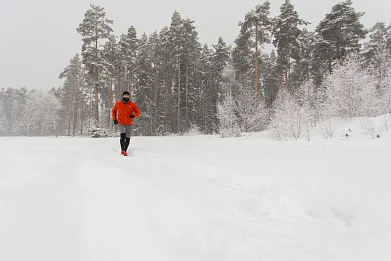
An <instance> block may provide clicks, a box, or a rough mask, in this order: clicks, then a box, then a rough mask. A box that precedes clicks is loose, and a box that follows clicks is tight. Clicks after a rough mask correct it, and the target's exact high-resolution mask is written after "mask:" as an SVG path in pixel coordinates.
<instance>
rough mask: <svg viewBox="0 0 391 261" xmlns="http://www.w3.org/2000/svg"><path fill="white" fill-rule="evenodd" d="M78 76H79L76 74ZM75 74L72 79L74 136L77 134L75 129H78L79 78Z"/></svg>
mask: <svg viewBox="0 0 391 261" xmlns="http://www.w3.org/2000/svg"><path fill="white" fill-rule="evenodd" d="M76 77H77V76H76ZM76 77H75V76H74V77H73V81H72V117H73V130H72V136H75V130H76V122H77V117H76V90H77V78H76Z"/></svg>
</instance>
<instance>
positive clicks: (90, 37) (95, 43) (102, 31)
mask: <svg viewBox="0 0 391 261" xmlns="http://www.w3.org/2000/svg"><path fill="white" fill-rule="evenodd" d="M112 24H113V21H112V20H109V19H107V18H106V13H105V12H104V8H101V7H99V6H94V5H90V9H88V10H87V12H86V13H85V16H84V20H83V22H82V23H81V24H80V25H79V27H78V28H77V32H78V33H79V34H81V36H82V41H83V46H82V56H83V64H84V65H85V66H86V69H87V71H88V73H89V76H90V78H91V79H93V80H92V81H93V84H94V96H95V97H94V98H95V100H94V115H95V123H96V124H98V123H99V91H100V87H101V86H100V81H99V75H100V74H101V73H102V71H104V70H105V68H106V67H105V61H104V59H103V46H104V44H105V42H106V41H109V40H110V39H112V38H113V35H112V32H113V29H112V28H111V25H112Z"/></svg>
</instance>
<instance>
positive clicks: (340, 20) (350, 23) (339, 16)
mask: <svg viewBox="0 0 391 261" xmlns="http://www.w3.org/2000/svg"><path fill="white" fill-rule="evenodd" d="M352 4H353V2H352V0H346V1H343V2H340V3H338V4H336V5H334V6H333V7H332V10H331V12H330V13H328V14H326V16H325V18H324V19H323V20H322V21H321V22H320V23H319V25H318V26H317V27H316V33H317V38H316V39H317V40H316V44H315V57H314V58H315V63H316V67H317V68H318V74H320V75H318V78H321V76H323V75H324V72H326V71H328V73H329V74H330V73H332V71H333V68H334V67H335V66H336V65H337V64H338V63H339V62H341V61H342V60H343V59H344V58H345V57H346V56H348V55H349V54H351V53H358V52H359V51H360V47H361V44H360V41H361V40H363V39H364V38H365V35H366V33H367V31H366V30H365V29H364V26H363V25H362V24H361V23H360V18H361V17H362V16H363V15H364V13H360V12H356V11H355V10H354V8H353V7H352Z"/></svg>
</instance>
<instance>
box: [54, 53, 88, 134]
mask: <svg viewBox="0 0 391 261" xmlns="http://www.w3.org/2000/svg"><path fill="white" fill-rule="evenodd" d="M69 63H70V64H69V65H68V66H67V67H66V68H65V69H64V71H63V72H62V73H61V74H60V76H59V78H60V79H65V81H64V85H63V88H62V91H61V98H62V99H61V102H62V105H63V109H64V110H65V113H64V114H65V115H64V114H63V117H66V118H65V120H64V122H67V123H68V124H67V125H68V132H67V134H68V136H70V135H72V136H75V132H76V123H77V121H78V115H77V111H78V110H79V109H80V108H78V105H79V103H78V102H77V100H78V97H79V96H80V88H81V85H82V82H83V77H84V75H83V69H82V64H81V61H80V58H79V54H76V55H75V56H74V57H73V58H72V59H71V60H70V62H69Z"/></svg>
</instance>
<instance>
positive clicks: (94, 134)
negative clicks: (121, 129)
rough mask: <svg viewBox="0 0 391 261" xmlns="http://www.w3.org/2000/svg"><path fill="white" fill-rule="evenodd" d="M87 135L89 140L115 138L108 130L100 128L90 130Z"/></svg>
mask: <svg viewBox="0 0 391 261" xmlns="http://www.w3.org/2000/svg"><path fill="white" fill-rule="evenodd" d="M89 133H90V137H91V138H111V137H116V136H117V135H116V134H115V133H112V132H111V131H110V130H108V129H104V128H100V127H94V128H91V129H90V130H89Z"/></svg>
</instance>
